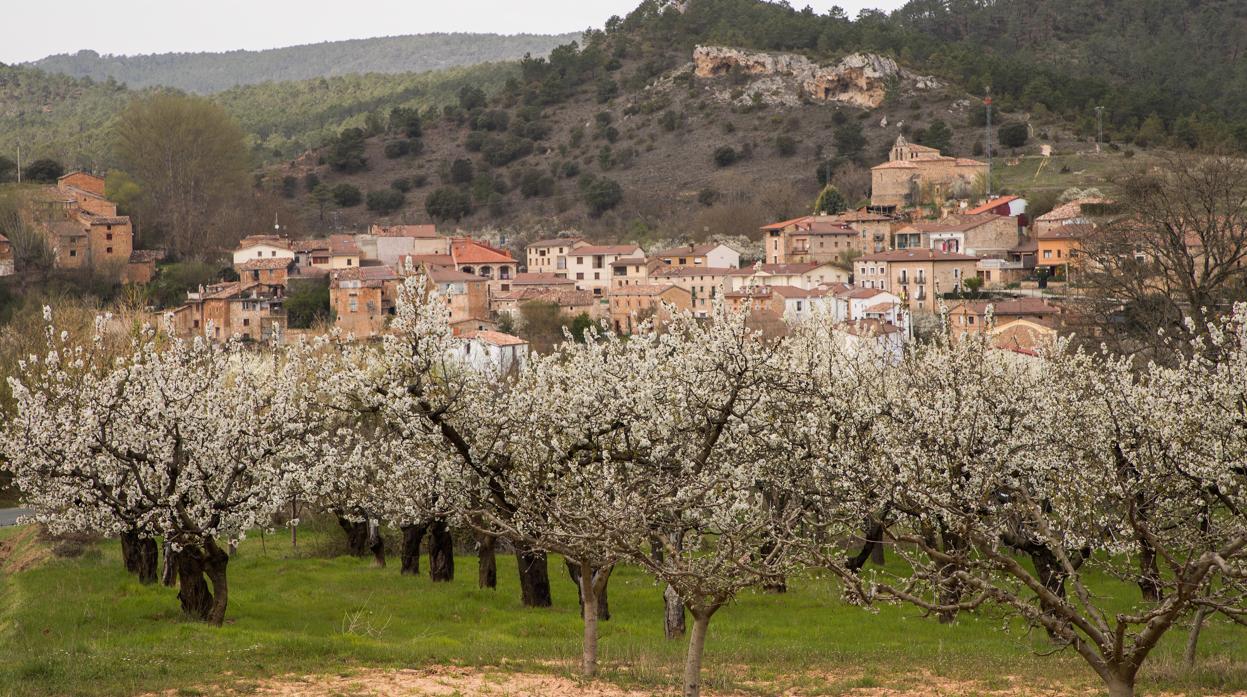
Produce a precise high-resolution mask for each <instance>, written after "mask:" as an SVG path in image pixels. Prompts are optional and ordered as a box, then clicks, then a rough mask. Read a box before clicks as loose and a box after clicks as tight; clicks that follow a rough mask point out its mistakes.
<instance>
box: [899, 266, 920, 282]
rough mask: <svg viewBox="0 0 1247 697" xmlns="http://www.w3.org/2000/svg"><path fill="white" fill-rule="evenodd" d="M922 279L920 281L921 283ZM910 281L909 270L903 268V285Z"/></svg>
mask: <svg viewBox="0 0 1247 697" xmlns="http://www.w3.org/2000/svg"><path fill="white" fill-rule="evenodd" d="M921 282H922V281H919V283H921ZM907 283H909V270H908V269H901V285H905V284H907Z"/></svg>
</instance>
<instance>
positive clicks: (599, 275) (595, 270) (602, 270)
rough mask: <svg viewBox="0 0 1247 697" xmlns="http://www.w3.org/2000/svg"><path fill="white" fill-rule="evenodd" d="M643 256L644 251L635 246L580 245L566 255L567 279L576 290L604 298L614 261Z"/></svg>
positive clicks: (611, 277) (609, 284)
mask: <svg viewBox="0 0 1247 697" xmlns="http://www.w3.org/2000/svg"><path fill="white" fill-rule="evenodd" d="M643 256H645V250H643V249H641V248H640V247H639V246H637V245H635V244H615V245H582V246H579V247H575V248H574V249H572V250H571V251H570V252H569V253H568V254H567V277H568V278H570V279H572V280H573V281H575V282H576V289H577V290H588V291H592V292H593V294H594V295H595V296H604V295H606V292H607V291H608V290H610V287H611V280H612V279H613V278H614V270H613V268H612V266H611V265H612V264H613V263H614V262H615V260H616V259H633V258H637V257H643Z"/></svg>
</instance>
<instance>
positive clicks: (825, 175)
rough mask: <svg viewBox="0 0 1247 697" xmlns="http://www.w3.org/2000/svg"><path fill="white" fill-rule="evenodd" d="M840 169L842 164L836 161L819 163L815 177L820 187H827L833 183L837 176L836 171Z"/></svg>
mask: <svg viewBox="0 0 1247 697" xmlns="http://www.w3.org/2000/svg"><path fill="white" fill-rule="evenodd" d="M839 167H840V163H839V162H837V161H836V160H823V161H822V162H820V163H818V167H817V168H816V169H815V170H814V173H815V176H817V177H818V185H819V186H827V185H828V184H830V183H831V178H832V177H833V176H835V174H836V170H837V169H838V168H839Z"/></svg>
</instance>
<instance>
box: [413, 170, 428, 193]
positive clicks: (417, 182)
mask: <svg viewBox="0 0 1247 697" xmlns="http://www.w3.org/2000/svg"><path fill="white" fill-rule="evenodd" d="M410 181H411V188H413V189H423V188H424V187H425V185H427V184H428V183H429V175H427V174H425V173H423V172H421V173H420V174H413V175H411V177H410Z"/></svg>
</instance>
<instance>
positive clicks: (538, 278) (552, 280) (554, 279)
mask: <svg viewBox="0 0 1247 697" xmlns="http://www.w3.org/2000/svg"><path fill="white" fill-rule="evenodd" d="M575 283H576V282H575V281H573V280H572V279H570V278H563V277H562V276H556V275H554V274H552V273H517V274H515V276H514V277H513V278H512V279H511V285H513V286H570V285H575Z"/></svg>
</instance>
